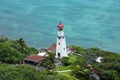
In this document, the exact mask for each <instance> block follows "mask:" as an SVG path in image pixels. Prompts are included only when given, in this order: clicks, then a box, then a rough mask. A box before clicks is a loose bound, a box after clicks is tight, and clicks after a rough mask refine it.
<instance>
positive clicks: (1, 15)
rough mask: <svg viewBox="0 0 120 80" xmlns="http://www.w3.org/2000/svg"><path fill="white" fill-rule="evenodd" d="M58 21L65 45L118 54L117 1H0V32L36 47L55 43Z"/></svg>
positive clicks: (119, 9)
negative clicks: (61, 26) (62, 26)
mask: <svg viewBox="0 0 120 80" xmlns="http://www.w3.org/2000/svg"><path fill="white" fill-rule="evenodd" d="M60 21H61V22H62V24H63V25H64V31H65V37H66V42H67V45H78V46H82V47H85V48H90V47H98V48H101V49H103V50H107V51H112V52H117V53H120V0H0V35H5V36H7V37H9V38H12V39H18V38H24V40H25V41H26V42H27V44H28V45H30V46H32V47H36V48H37V49H39V48H48V47H49V46H50V45H51V44H53V43H55V42H56V36H57V25H58V24H59V22H60Z"/></svg>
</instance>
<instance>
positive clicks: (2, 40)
mask: <svg viewBox="0 0 120 80" xmlns="http://www.w3.org/2000/svg"><path fill="white" fill-rule="evenodd" d="M33 53H34V54H35V53H38V51H37V50H36V49H35V48H33V47H28V46H27V45H26V43H25V41H24V40H23V39H22V38H20V39H18V40H11V39H8V38H7V37H4V36H1V37H0V61H2V62H4V63H9V64H13V63H20V62H22V60H23V59H24V58H25V57H26V56H28V55H30V54H33Z"/></svg>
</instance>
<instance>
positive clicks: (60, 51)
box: [56, 23, 68, 58]
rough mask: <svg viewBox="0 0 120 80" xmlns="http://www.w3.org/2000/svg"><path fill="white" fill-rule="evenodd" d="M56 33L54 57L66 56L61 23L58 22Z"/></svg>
mask: <svg viewBox="0 0 120 80" xmlns="http://www.w3.org/2000/svg"><path fill="white" fill-rule="evenodd" d="M57 28H58V34H57V43H56V58H62V57H67V56H68V55H67V50H66V41H65V36H64V31H63V25H62V24H61V23H59V24H58V26H57Z"/></svg>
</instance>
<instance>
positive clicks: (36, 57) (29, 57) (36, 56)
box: [24, 54, 44, 62]
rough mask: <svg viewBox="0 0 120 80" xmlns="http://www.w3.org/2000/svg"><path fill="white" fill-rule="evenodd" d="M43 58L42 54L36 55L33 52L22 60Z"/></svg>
mask: <svg viewBox="0 0 120 80" xmlns="http://www.w3.org/2000/svg"><path fill="white" fill-rule="evenodd" d="M43 59H44V57H43V56H38V55H35V54H31V55H29V56H27V57H26V58H25V59H24V60H29V61H34V62H39V61H41V60H43Z"/></svg>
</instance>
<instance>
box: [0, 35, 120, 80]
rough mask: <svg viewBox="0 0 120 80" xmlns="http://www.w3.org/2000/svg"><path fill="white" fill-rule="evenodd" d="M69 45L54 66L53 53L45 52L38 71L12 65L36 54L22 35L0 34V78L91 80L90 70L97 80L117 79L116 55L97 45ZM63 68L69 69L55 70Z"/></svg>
mask: <svg viewBox="0 0 120 80" xmlns="http://www.w3.org/2000/svg"><path fill="white" fill-rule="evenodd" d="M71 48H72V49H73V50H74V51H75V52H74V54H70V55H69V57H63V58H62V59H61V62H62V63H63V66H58V67H56V68H55V66H54V64H53V63H54V62H55V61H54V60H55V55H54V53H51V52H48V55H49V56H47V57H46V58H45V60H44V63H43V66H44V67H45V69H46V70H43V71H38V70H36V69H35V67H32V66H29V65H23V64H19V65H15V64H16V63H21V62H22V60H23V59H24V58H25V57H26V56H28V55H30V54H33V53H34V54H37V53H38V51H37V50H36V49H35V48H33V47H29V46H27V44H26V43H25V41H24V40H23V39H22V38H20V39H18V40H11V39H8V38H7V37H4V36H1V37H0V80H8V79H9V80H94V79H93V78H90V76H89V74H90V73H91V72H92V71H96V74H97V75H98V76H99V77H100V79H101V80H120V77H119V76H120V54H117V53H113V52H108V51H103V50H100V49H99V48H87V49H85V48H82V47H79V46H74V45H72V46H71ZM99 56H101V57H103V60H102V63H98V62H96V61H95V60H96V58H98V57H99ZM39 66H40V65H39ZM54 68H55V69H54ZM63 70H70V71H68V72H67V71H66V72H58V71H63ZM57 72H58V73H57Z"/></svg>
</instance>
